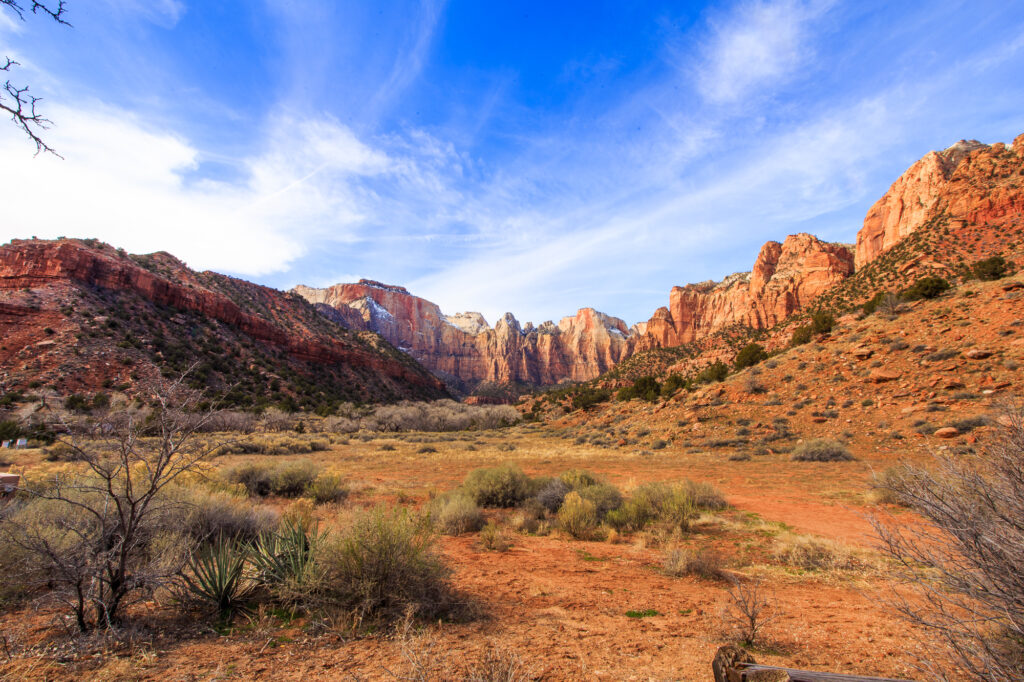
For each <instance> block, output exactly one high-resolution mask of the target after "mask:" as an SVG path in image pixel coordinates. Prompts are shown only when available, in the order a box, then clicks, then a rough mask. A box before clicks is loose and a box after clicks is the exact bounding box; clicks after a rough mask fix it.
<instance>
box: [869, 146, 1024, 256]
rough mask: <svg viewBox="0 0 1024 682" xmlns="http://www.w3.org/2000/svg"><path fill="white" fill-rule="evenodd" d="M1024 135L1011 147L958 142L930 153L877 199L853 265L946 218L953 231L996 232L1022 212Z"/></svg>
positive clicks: (1016, 218)
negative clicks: (984, 227) (967, 228)
mask: <svg viewBox="0 0 1024 682" xmlns="http://www.w3.org/2000/svg"><path fill="white" fill-rule="evenodd" d="M1022 162H1024V135H1020V136H1018V137H1017V139H1016V140H1014V142H1013V145H1012V146H1011V147H1007V146H1006V145H1004V144H1002V143H997V144H993V145H987V144H982V143H980V142H978V141H977V140H969V141H968V140H961V141H960V142H957V143H956V144H954V145H953V146H952V147H950V148H948V149H946V150H944V151H941V152H929V153H928V154H926V155H925V156H924V158H922V159H921V160H919V161H918V162H917V163H915V164H914V165H913V166H911V167H910V168H908V169H907V171H906V172H905V173H903V175H901V176H900V177H899V179H898V180H896V182H894V183H893V184H892V186H891V187H890V188H889V191H888V192H886V193H885V195H884V196H883V197H882V198H881V199H879V200H878V201H877V202H876V203H875V205H874V206H872V207H871V210H870V211H868V214H867V217H866V218H865V219H864V226H863V228H861V230H860V231H859V232H858V233H857V249H856V267H857V268H858V269H860V268H862V267H864V266H865V265H867V264H868V263H870V262H871V261H873V260H874V259H875V258H877V257H878V256H879V255H880V254H882V253H884V252H886V251H888V250H889V249H891V248H892V247H893V246H895V245H896V244H898V243H899V242H900V241H901V240H903V239H905V238H906V237H908V236H909V235H911V234H912V233H913V232H914V231H916V230H917V229H918V228H919V227H921V226H922V225H924V224H925V223H926V222H927V221H929V220H930V219H932V218H934V217H936V216H938V215H941V214H945V215H946V216H948V217H950V218H951V219H952V220H951V222H950V225H951V226H952V227H953V228H956V227H958V226H962V225H965V224H975V225H987V226H990V227H992V228H996V229H998V228H999V227H1000V226H1003V225H1006V224H1008V222H1010V221H1018V220H1020V218H1021V214H1022V212H1024V193H1022V192H1021V191H1020V190H1019V189H1018V186H1019V185H1021V184H1024V178H1021V176H1020V173H1021V172H1022V169H1024V166H1022Z"/></svg>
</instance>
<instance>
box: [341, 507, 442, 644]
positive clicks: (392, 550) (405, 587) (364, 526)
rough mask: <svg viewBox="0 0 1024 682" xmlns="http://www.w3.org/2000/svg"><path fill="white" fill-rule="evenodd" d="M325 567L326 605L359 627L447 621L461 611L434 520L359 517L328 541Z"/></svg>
mask: <svg viewBox="0 0 1024 682" xmlns="http://www.w3.org/2000/svg"><path fill="white" fill-rule="evenodd" d="M321 565H322V569H323V571H324V582H323V585H324V600H325V603H326V604H329V605H332V606H336V607H341V608H343V609H345V610H347V611H349V612H350V613H351V614H352V617H353V620H354V623H355V624H357V625H358V624H371V623H391V622H395V621H397V620H399V619H401V618H402V617H403V616H405V615H406V614H411V615H412V616H413V617H416V618H424V619H435V618H439V617H446V616H450V615H452V613H453V612H454V610H455V607H456V606H457V604H456V602H455V600H454V598H453V593H452V588H451V586H450V584H449V582H448V577H449V575H450V573H451V571H450V570H449V569H448V567H447V566H446V565H445V563H444V562H443V561H442V559H441V557H440V555H439V554H438V552H437V537H436V536H435V535H434V532H433V530H432V528H431V525H430V521H429V519H428V518H427V517H425V516H417V515H415V514H412V513H410V512H409V511H408V510H406V509H402V508H398V509H391V510H389V509H385V508H384V507H376V508H374V509H372V510H370V511H366V512H363V513H360V514H359V515H357V516H356V517H355V519H354V521H353V522H352V524H351V525H350V526H349V527H348V528H346V529H345V530H343V531H341V532H340V533H338V534H337V535H336V536H334V537H332V538H330V539H329V540H328V541H327V542H325V544H324V549H323V553H322V559H321Z"/></svg>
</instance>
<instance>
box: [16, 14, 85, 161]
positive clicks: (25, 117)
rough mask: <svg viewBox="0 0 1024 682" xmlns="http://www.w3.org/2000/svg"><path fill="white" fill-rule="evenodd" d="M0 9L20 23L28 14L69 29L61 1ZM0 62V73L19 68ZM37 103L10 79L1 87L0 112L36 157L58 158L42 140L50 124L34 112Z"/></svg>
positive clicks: (27, 89)
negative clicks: (24, 137) (27, 141)
mask: <svg viewBox="0 0 1024 682" xmlns="http://www.w3.org/2000/svg"><path fill="white" fill-rule="evenodd" d="M0 8H6V9H9V10H10V11H12V12H14V14H16V15H17V16H18V18H19V19H21V20H24V19H25V13H26V12H31V13H32V14H42V15H45V16H48V17H50V18H51V19H53V20H54V21H56V22H57V23H58V24H64V25H65V26H70V24H69V23H68V22H67V19H66V15H67V7H66V6H65V2H64V0H58V1H57V2H56V4H54V3H53V2H51V1H49V0H46V1H43V2H40V0H32V2H31V4H29V3H28V2H25V0H0ZM2 59H3V65H2V66H0V71H6V72H8V73H10V72H11V69H12V68H14V67H15V66H19V64H18V62H16V61H14V60H13V59H11V58H10V57H3V58H2ZM39 101H40V98H39V97H35V96H33V95H31V94H29V87H28V86H27V85H24V86H18V85H15V84H14V83H12V82H11V81H10V79H8V80H7V81H6V82H5V83H4V86H3V89H2V90H0V110H2V111H5V112H7V113H8V114H10V116H11V120H12V121H14V124H15V125H17V126H18V127H19V128H21V129H22V130H23V131H24V132H25V134H26V135H28V137H29V139H30V140H32V142H34V143H35V145H36V154H39V153H40V152H49V153H51V154H53V155H54V156H60V155H59V154H57V152H55V151H54V150H53V148H52V147H50V146H49V145H48V144H47V143H46V142H45V141H44V140H43V138H42V131H44V130H47V129H48V128H49V127H50V126H51V125H52V124H53V123H52V121H50V120H49V119H48V118H46V117H45V116H43V115H42V114H41V113H39V111H38V110H37V108H36V105H37V104H38V103H39Z"/></svg>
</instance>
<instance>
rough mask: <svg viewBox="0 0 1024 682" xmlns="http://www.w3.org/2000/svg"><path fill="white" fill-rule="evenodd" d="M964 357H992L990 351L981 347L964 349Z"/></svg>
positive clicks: (976, 358)
mask: <svg viewBox="0 0 1024 682" xmlns="http://www.w3.org/2000/svg"><path fill="white" fill-rule="evenodd" d="M964 357H965V358H967V359H968V360H984V359H985V358H990V357H992V351H990V350H984V349H982V348H972V349H970V350H966V351H964Z"/></svg>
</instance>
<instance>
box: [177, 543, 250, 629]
mask: <svg viewBox="0 0 1024 682" xmlns="http://www.w3.org/2000/svg"><path fill="white" fill-rule="evenodd" d="M248 555H249V552H248V548H247V546H246V545H245V544H243V543H239V542H236V541H233V540H228V539H225V538H224V537H218V538H217V539H216V540H214V541H213V542H210V543H207V544H205V545H203V546H202V547H201V548H199V550H198V551H196V552H195V553H194V554H193V555H192V556H191V557H190V558H189V562H188V571H186V572H185V574H184V576H183V577H184V581H185V585H186V587H187V588H188V592H189V594H190V595H191V596H192V597H193V598H195V599H196V600H198V601H200V602H205V603H207V604H210V605H211V606H213V607H214V608H216V610H217V612H218V613H219V614H220V616H221V618H222V619H224V620H225V621H228V620H230V619H231V617H232V616H234V614H235V613H236V612H238V611H242V610H244V608H245V601H246V599H247V597H248V596H249V595H250V594H251V592H252V590H253V587H254V584H253V581H252V580H251V579H250V578H249V577H248V576H247V575H246V568H247V564H248Z"/></svg>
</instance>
